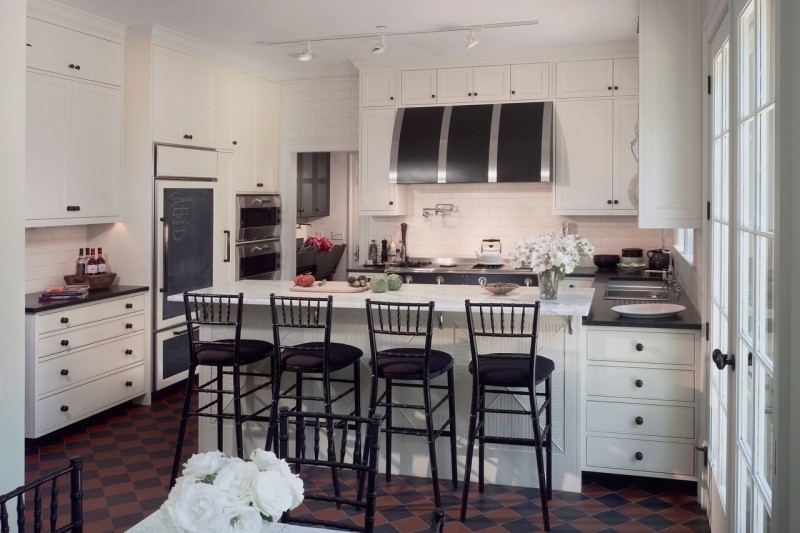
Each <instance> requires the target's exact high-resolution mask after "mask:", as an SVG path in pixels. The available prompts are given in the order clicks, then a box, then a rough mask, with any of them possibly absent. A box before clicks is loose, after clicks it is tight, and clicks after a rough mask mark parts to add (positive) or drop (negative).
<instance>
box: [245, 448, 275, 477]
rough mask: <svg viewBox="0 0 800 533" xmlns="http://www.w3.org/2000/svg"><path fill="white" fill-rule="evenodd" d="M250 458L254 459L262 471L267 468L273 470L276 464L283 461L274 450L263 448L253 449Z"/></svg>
mask: <svg viewBox="0 0 800 533" xmlns="http://www.w3.org/2000/svg"><path fill="white" fill-rule="evenodd" d="M250 460H251V461H253V463H254V464H255V465H256V466H257V467H258V469H259V470H261V471H262V472H263V471H265V470H273V469H274V468H275V465H277V464H278V463H280V462H281V460H280V459H278V456H277V455H275V454H274V453H273V452H271V451H269V450H262V449H261V448H256V449H255V450H253V453H251V454H250Z"/></svg>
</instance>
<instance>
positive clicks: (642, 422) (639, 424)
mask: <svg viewBox="0 0 800 533" xmlns="http://www.w3.org/2000/svg"><path fill="white" fill-rule="evenodd" d="M635 422H636V425H637V426H641V425H642V424H644V418H642V417H641V416H637V417H636V419H635Z"/></svg>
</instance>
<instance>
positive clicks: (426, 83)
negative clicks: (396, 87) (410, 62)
mask: <svg viewBox="0 0 800 533" xmlns="http://www.w3.org/2000/svg"><path fill="white" fill-rule="evenodd" d="M400 94H401V95H402V102H401V103H402V104H403V105H404V106H407V105H433V104H435V103H436V69H424V70H404V71H402V72H401V73H400Z"/></svg>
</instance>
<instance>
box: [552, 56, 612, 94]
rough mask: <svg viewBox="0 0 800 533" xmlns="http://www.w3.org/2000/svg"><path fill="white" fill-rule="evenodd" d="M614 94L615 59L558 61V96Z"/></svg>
mask: <svg viewBox="0 0 800 533" xmlns="http://www.w3.org/2000/svg"><path fill="white" fill-rule="evenodd" d="M613 94H614V60H613V59H597V60H592V61H559V62H558V63H556V98H589V97H597V96H613Z"/></svg>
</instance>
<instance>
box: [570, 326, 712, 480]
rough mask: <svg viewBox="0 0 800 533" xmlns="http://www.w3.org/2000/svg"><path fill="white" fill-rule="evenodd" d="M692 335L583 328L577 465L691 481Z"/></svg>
mask: <svg viewBox="0 0 800 533" xmlns="http://www.w3.org/2000/svg"><path fill="white" fill-rule="evenodd" d="M699 341H700V339H699V332H695V331H688V330H669V329H655V328H648V329H646V328H602V327H591V326H590V327H587V328H586V330H585V339H584V353H585V361H584V363H585V386H584V391H585V392H584V396H583V420H584V421H585V423H584V428H583V429H584V434H585V438H584V441H583V445H584V453H583V454H582V468H583V470H587V471H596V472H609V473H619V474H628V475H639V476H648V477H663V478H673V479H694V478H695V476H696V475H697V457H696V452H695V444H696V441H697V440H698V437H699V427H700V426H699V414H700V400H701V398H700V394H699V393H698V391H699V390H700V381H699V380H700V372H699V369H698V368H697V364H698V356H697V354H698V347H699Z"/></svg>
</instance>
